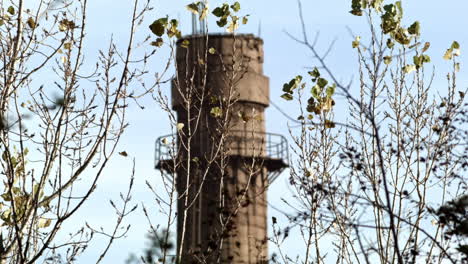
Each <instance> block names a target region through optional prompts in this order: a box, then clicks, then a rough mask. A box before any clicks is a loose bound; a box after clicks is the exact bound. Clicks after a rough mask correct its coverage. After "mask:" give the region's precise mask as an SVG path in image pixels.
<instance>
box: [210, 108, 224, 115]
mask: <svg viewBox="0 0 468 264" xmlns="http://www.w3.org/2000/svg"><path fill="white" fill-rule="evenodd" d="M210 114H211V115H212V116H214V117H221V115H222V114H223V111H222V110H221V108H219V107H218V106H215V107H213V108H211V111H210Z"/></svg>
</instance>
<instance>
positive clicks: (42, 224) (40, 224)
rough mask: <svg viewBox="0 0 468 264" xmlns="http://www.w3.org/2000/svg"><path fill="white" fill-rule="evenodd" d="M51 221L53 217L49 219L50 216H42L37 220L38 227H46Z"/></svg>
mask: <svg viewBox="0 0 468 264" xmlns="http://www.w3.org/2000/svg"><path fill="white" fill-rule="evenodd" d="M51 223H52V219H49V218H40V219H39V220H38V221H37V227H39V228H46V227H48V226H50V224H51Z"/></svg>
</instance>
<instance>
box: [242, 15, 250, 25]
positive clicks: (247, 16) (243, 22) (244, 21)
mask: <svg viewBox="0 0 468 264" xmlns="http://www.w3.org/2000/svg"><path fill="white" fill-rule="evenodd" d="M248 22H249V15H246V16H244V17H242V24H243V25H245V24H247V23H248Z"/></svg>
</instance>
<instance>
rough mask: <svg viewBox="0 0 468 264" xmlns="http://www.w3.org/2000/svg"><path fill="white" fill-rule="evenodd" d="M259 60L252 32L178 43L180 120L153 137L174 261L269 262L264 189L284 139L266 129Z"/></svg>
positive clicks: (282, 163)
mask: <svg viewBox="0 0 468 264" xmlns="http://www.w3.org/2000/svg"><path fill="white" fill-rule="evenodd" d="M263 59H264V57H263V41H262V40H261V39H260V38H257V37H254V36H253V35H225V34H218V35H213V34H210V35H203V34H194V35H191V36H187V37H185V38H183V39H180V40H179V41H178V42H177V50H176V61H177V62H176V68H177V73H176V74H177V75H176V78H175V79H174V81H173V84H172V108H173V110H174V111H175V112H176V113H177V122H178V123H179V124H183V125H178V128H179V131H178V133H177V134H176V135H172V136H171V135H169V136H163V137H160V138H159V139H158V140H157V141H156V168H157V169H159V170H161V171H162V172H163V173H164V174H166V176H168V175H169V177H170V179H171V180H172V179H174V180H175V183H176V188H177V192H178V200H177V203H178V214H177V218H178V220H177V244H178V252H179V251H180V252H182V259H181V260H180V263H183V264H186V263H187V264H188V263H246V264H258V263H267V262H268V248H267V244H268V241H267V192H266V190H267V187H268V185H269V184H270V183H271V182H272V181H273V180H274V179H275V178H276V177H277V176H278V175H279V174H280V173H281V171H282V170H283V169H284V168H286V167H288V144H287V141H286V139H285V138H284V137H283V136H281V135H277V134H271V133H267V132H266V131H265V114H264V112H265V108H266V107H268V105H269V80H268V78H267V77H266V76H264V75H263ZM171 139H172V140H171ZM170 142H173V144H171V143H170ZM174 154H175V155H174Z"/></svg>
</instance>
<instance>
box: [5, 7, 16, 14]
mask: <svg viewBox="0 0 468 264" xmlns="http://www.w3.org/2000/svg"><path fill="white" fill-rule="evenodd" d="M7 12H8V13H10V15H14V14H15V8H14V7H13V6H9V7H8V9H7Z"/></svg>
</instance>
